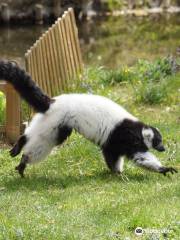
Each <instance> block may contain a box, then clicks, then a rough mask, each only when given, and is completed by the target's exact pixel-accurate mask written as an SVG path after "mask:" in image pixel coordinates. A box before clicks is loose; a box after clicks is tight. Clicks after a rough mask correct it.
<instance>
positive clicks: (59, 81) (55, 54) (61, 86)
mask: <svg viewBox="0 0 180 240" xmlns="http://www.w3.org/2000/svg"><path fill="white" fill-rule="evenodd" d="M56 28H57V25H55V24H54V25H53V26H52V28H51V34H50V36H49V41H51V42H52V44H51V57H52V62H53V64H54V67H55V72H56V78H55V82H56V86H57V89H58V90H60V91H61V92H62V91H63V90H64V89H65V85H64V81H63V74H62V71H61V69H62V66H61V61H59V58H58V52H59V46H58V45H59V44H57V42H56V37H55V34H56V31H55V29H56ZM57 89H56V90H57ZM56 93H58V92H57V91H56Z"/></svg>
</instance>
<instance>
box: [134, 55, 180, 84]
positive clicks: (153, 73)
mask: <svg viewBox="0 0 180 240" xmlns="http://www.w3.org/2000/svg"><path fill="white" fill-rule="evenodd" d="M135 68H136V69H135V71H136V73H137V77H138V78H139V79H140V80H141V81H143V82H146V81H148V82H155V81H157V82H158V81H160V80H161V79H164V78H165V77H167V76H168V75H172V74H173V73H175V71H176V68H177V64H176V61H175V60H174V59H173V58H170V57H166V58H159V59H157V60H154V61H153V62H150V61H147V60H139V61H138V63H137V65H136V66H135Z"/></svg>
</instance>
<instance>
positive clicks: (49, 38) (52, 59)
mask: <svg viewBox="0 0 180 240" xmlns="http://www.w3.org/2000/svg"><path fill="white" fill-rule="evenodd" d="M46 46H47V48H46V49H47V51H48V52H49V56H48V59H49V64H50V66H51V71H52V73H53V76H52V86H53V89H54V90H53V92H54V94H55V95H56V94H57V93H58V90H62V86H61V85H60V84H59V82H60V80H59V78H61V76H60V72H59V69H58V68H57V56H56V55H57V54H56V52H55V51H54V50H55V45H54V37H53V30H52V28H51V29H49V31H48V32H47V34H46Z"/></svg>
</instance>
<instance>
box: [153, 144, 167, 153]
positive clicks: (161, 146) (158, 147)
mask: <svg viewBox="0 0 180 240" xmlns="http://www.w3.org/2000/svg"><path fill="white" fill-rule="evenodd" d="M154 148H155V149H156V150H158V151H159V152H164V151H165V150H166V149H165V147H164V146H163V144H162V143H160V144H159V145H157V146H155V147H154Z"/></svg>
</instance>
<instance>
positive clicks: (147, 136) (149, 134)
mask: <svg viewBox="0 0 180 240" xmlns="http://www.w3.org/2000/svg"><path fill="white" fill-rule="evenodd" d="M142 135H143V139H144V143H145V145H146V146H147V147H148V148H152V141H153V137H154V133H153V130H152V129H151V128H143V130H142Z"/></svg>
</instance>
